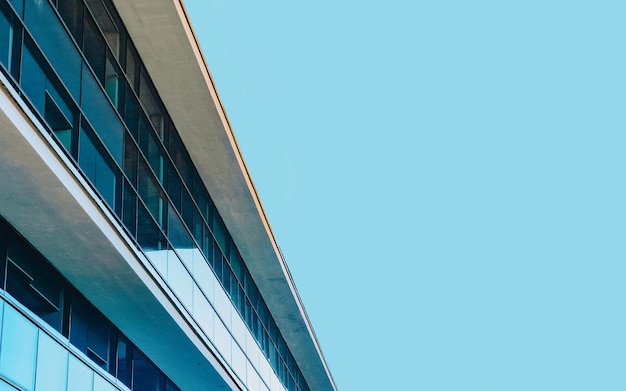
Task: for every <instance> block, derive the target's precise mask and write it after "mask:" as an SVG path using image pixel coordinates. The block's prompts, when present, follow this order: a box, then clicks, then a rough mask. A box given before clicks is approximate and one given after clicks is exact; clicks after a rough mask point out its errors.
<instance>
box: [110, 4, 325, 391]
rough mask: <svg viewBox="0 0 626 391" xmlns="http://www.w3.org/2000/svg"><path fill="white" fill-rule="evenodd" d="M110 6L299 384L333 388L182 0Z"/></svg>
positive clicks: (317, 388)
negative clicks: (265, 307) (245, 269)
mask: <svg viewBox="0 0 626 391" xmlns="http://www.w3.org/2000/svg"><path fill="white" fill-rule="evenodd" d="M113 3H114V4H115V6H116V8H117V10H118V12H119V14H120V16H121V18H122V20H123V22H124V24H125V26H126V28H127V30H128V32H129V34H130V36H131V38H132V40H133V42H134V44H135V46H136V48H137V51H138V52H139V55H140V57H141V59H142V60H143V62H144V64H145V66H146V69H147V71H148V73H149V74H150V76H151V77H152V80H153V82H154V84H155V87H156V89H157V91H158V93H159V95H160V96H161V99H162V101H163V103H164V104H165V106H166V108H167V111H168V112H169V114H170V116H171V117H172V120H173V122H174V124H175V126H176V128H177V130H178V132H179V133H180V136H181V139H182V141H183V143H184V144H185V146H186V148H187V150H188V151H189V154H190V156H191V159H192V160H193V162H194V164H195V166H196V168H197V169H198V172H199V174H200V177H201V178H202V180H203V181H204V184H205V186H206V187H207V190H208V191H209V193H210V194H211V198H212V199H213V201H214V203H215V206H216V207H217V209H218V210H219V213H220V215H221V216H222V218H223V220H224V222H225V224H226V226H227V228H228V230H229V232H230V234H231V236H232V237H233V240H234V241H235V243H236V245H237V247H238V249H239V251H240V252H241V255H242V257H243V258H244V260H245V263H246V264H247V266H248V269H249V270H250V273H251V275H252V277H253V279H254V281H255V282H256V284H257V286H258V287H259V290H260V292H261V295H262V296H263V298H264V300H265V302H266V303H267V305H268V307H269V310H270V312H271V314H272V316H273V317H274V320H275V321H276V324H277V325H278V327H279V329H280V330H281V333H282V335H283V337H284V338H285V341H286V343H287V345H288V346H289V348H290V350H291V352H292V354H293V356H294V358H295V359H296V361H297V363H298V365H299V367H300V369H301V371H302V374H303V375H304V377H305V379H306V381H307V382H308V383H309V386H310V387H311V389H312V390H336V386H335V384H334V381H333V379H332V376H331V373H330V370H329V369H328V366H327V364H326V362H325V360H324V357H323V354H322V351H321V349H320V346H319V344H318V342H317V338H316V336H315V333H314V331H313V328H312V326H311V323H310V321H309V319H308V317H307V314H306V312H305V309H304V307H303V305H302V302H301V300H300V298H299V296H298V292H297V290H296V288H295V285H294V283H293V280H292V278H291V275H290V273H289V270H288V268H287V265H286V264H285V261H284V259H283V257H282V255H281V253H280V250H279V248H278V245H277V243H276V240H275V238H274V235H273V234H272V230H271V228H270V226H269V223H268V220H267V218H266V216H265V213H264V211H263V208H262V205H261V202H260V200H259V197H258V195H257V193H256V191H255V188H254V185H253V183H252V180H251V178H250V175H249V173H248V170H247V168H246V165H245V163H244V160H243V157H242V155H241V152H240V150H239V147H238V146H237V142H236V140H235V137H234V134H233V131H232V129H231V127H230V124H229V122H228V118H227V116H226V113H225V111H224V108H223V107H222V104H221V101H220V99H219V96H218V94H217V90H216V88H215V85H214V83H213V80H212V78H211V75H210V73H209V69H208V67H207V65H206V62H205V60H204V57H203V55H202V51H201V49H200V46H199V43H198V41H197V39H196V36H195V35H194V32H193V29H192V27H191V23H190V22H189V19H188V17H187V15H186V11H185V8H184V5H183V4H182V0H134V1H124V0H113Z"/></svg>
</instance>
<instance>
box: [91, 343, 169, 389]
mask: <svg viewBox="0 0 626 391" xmlns="http://www.w3.org/2000/svg"><path fill="white" fill-rule="evenodd" d="M164 385H165V378H164V377H163V375H162V374H161V373H160V372H159V371H158V370H157V369H156V367H155V366H154V364H152V363H151V362H150V361H148V360H147V359H146V358H145V357H144V355H143V354H141V353H139V352H138V351H137V350H135V351H134V352H133V391H159V390H162V389H163V386H164ZM94 391H95V390H94Z"/></svg>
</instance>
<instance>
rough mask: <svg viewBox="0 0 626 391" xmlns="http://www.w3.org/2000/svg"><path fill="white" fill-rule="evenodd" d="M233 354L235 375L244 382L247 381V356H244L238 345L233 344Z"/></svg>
mask: <svg viewBox="0 0 626 391" xmlns="http://www.w3.org/2000/svg"><path fill="white" fill-rule="evenodd" d="M232 354H233V359H232V366H233V369H234V370H235V373H236V374H237V375H238V376H239V378H240V379H241V380H242V381H244V382H245V381H246V363H247V360H246V356H244V354H243V352H242V351H241V349H240V348H239V346H237V344H236V343H233V344H232Z"/></svg>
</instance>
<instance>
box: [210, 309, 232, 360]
mask: <svg viewBox="0 0 626 391" xmlns="http://www.w3.org/2000/svg"><path fill="white" fill-rule="evenodd" d="M214 326H215V330H214V332H215V338H214V339H213V343H215V346H216V347H217V350H218V351H219V352H220V353H221V354H222V356H223V357H224V360H226V362H227V363H228V364H230V362H231V351H230V348H231V343H232V341H233V339H232V337H231V336H230V334H229V333H228V329H226V326H224V323H222V322H221V321H220V320H219V318H215V322H214Z"/></svg>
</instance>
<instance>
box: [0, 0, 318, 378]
mask: <svg viewBox="0 0 626 391" xmlns="http://www.w3.org/2000/svg"><path fill="white" fill-rule="evenodd" d="M11 4H12V6H13V10H15V11H17V15H18V16H19V17H18V18H15V16H14V14H13V13H12V12H11V9H10V8H9V7H5V11H6V14H7V15H9V17H8V18H7V20H6V21H4V20H3V21H1V22H2V23H0V24H3V32H4V33H5V34H4V35H2V36H0V41H2V42H1V43H0V50H2V49H3V46H2V45H4V49H6V50H5V51H2V53H0V62H2V63H3V64H4V65H5V67H6V69H7V70H8V71H10V73H11V74H12V75H13V77H14V79H15V80H18V81H19V87H20V88H21V89H22V91H23V92H24V93H25V95H26V96H27V98H28V99H29V100H30V102H31V103H32V105H33V106H34V108H35V109H36V110H37V111H38V112H39V113H40V114H41V115H42V117H43V119H44V121H45V122H46V123H47V124H48V126H49V127H50V129H51V131H52V132H53V133H54V134H55V136H56V137H57V139H58V141H59V143H60V144H61V145H63V147H64V148H65V149H66V150H67V152H68V153H69V155H70V156H71V157H72V158H73V159H74V160H75V161H77V163H78V166H79V167H80V168H81V170H82V171H83V173H84V174H85V175H86V177H87V178H88V179H89V180H90V182H91V183H92V185H93V186H94V187H95V188H96V189H97V191H98V192H99V194H100V196H101V197H102V199H103V200H104V201H105V202H106V203H107V204H108V205H109V206H110V207H111V209H112V210H113V211H114V212H115V214H116V215H117V216H118V217H119V218H120V220H121V221H122V222H123V224H124V226H125V227H126V229H127V230H128V231H129V233H130V234H131V235H132V236H133V237H134V238H135V239H136V240H137V242H138V244H139V245H140V247H141V248H142V249H143V250H145V251H146V252H147V253H148V252H151V251H154V250H168V249H173V250H175V251H178V252H179V254H180V253H182V252H184V251H185V250H188V249H192V248H198V249H199V250H200V251H201V252H202V254H203V255H204V256H205V257H206V260H207V262H208V263H209V264H210V265H211V267H212V268H213V270H214V271H215V274H216V275H217V277H218V279H219V280H220V282H221V283H222V285H223V286H224V288H225V290H226V291H227V292H228V293H229V295H230V297H231V300H232V302H233V304H234V305H235V307H236V308H237V309H238V311H239V313H240V314H241V316H242V318H243V319H244V320H245V322H246V324H247V326H248V327H249V329H250V331H251V332H252V334H253V335H254V336H255V338H256V339H257V341H258V342H259V345H260V347H261V349H262V351H263V352H264V354H265V355H266V357H267V358H268V359H269V361H270V363H271V365H272V367H273V368H274V370H275V371H276V373H277V374H278V376H279V378H280V379H281V381H282V382H283V384H284V385H285V386H286V387H287V389H290V390H292V389H301V390H306V389H308V387H307V385H306V382H305V381H304V379H303V377H302V374H301V373H300V370H299V368H298V367H297V365H296V363H295V360H294V359H293V356H292V355H291V352H290V351H289V349H288V348H287V346H286V344H285V342H284V339H283V338H282V336H281V335H280V332H279V331H278V328H277V327H276V324H275V322H274V320H273V319H272V317H271V316H270V314H269V311H268V309H267V306H266V304H265V303H264V301H263V300H262V298H261V296H260V294H259V291H258V288H257V287H256V285H255V284H254V282H253V281H252V278H251V277H250V274H249V272H248V270H247V268H246V267H245V265H244V263H243V262H242V260H241V257H240V255H239V253H238V251H237V249H236V247H235V246H234V244H233V241H232V239H231V238H230V235H229V234H228V232H227V230H226V228H225V226H224V224H223V222H222V220H221V218H220V217H219V214H218V213H217V211H216V210H215V207H214V205H213V204H212V202H211V199H210V197H209V195H208V193H207V192H206V189H205V188H204V185H203V183H202V181H201V180H200V177H199V175H198V173H197V171H196V170H195V168H194V167H193V165H192V163H191V160H190V158H189V156H188V154H187V152H186V150H185V148H184V146H183V144H182V142H181V140H180V138H179V136H178V133H177V131H176V129H175V128H174V126H173V124H172V122H171V120H170V119H169V117H168V115H167V113H166V112H165V110H164V108H163V105H162V103H161V102H160V100H159V97H158V95H157V94H156V92H155V89H154V87H153V85H152V83H151V81H150V78H149V76H148V74H147V72H146V70H145V67H144V66H143V64H142V63H141V60H140V59H139V57H138V55H137V52H136V50H135V49H134V46H133V44H132V42H131V40H130V38H129V37H128V35H127V33H126V32H125V30H124V29H123V27H122V24H121V21H120V19H119V17H118V16H117V14H116V12H115V10H114V8H113V6H112V5H111V4H110V3H109V2H108V1H107V2H106V3H104V2H102V1H101V0H86V2H85V3H83V2H82V0H56V1H54V2H53V3H52V4H50V3H48V2H47V1H40V0H25V1H22V0H11ZM51 5H53V6H54V7H55V8H53V7H51ZM55 9H56V12H55ZM59 16H60V17H61V19H62V20H63V22H64V24H65V27H64V25H63V24H62V23H60V22H59ZM20 18H22V19H23V20H24V23H25V26H26V29H22V28H21V23H20V20H19V19H20ZM9 20H11V22H9ZM68 31H69V33H70V34H68ZM31 37H32V38H31ZM42 53H43V54H42ZM81 53H82V55H81ZM2 55H4V57H2ZM20 57H21V58H20ZM20 75H25V76H22V77H20ZM181 258H183V257H181Z"/></svg>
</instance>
